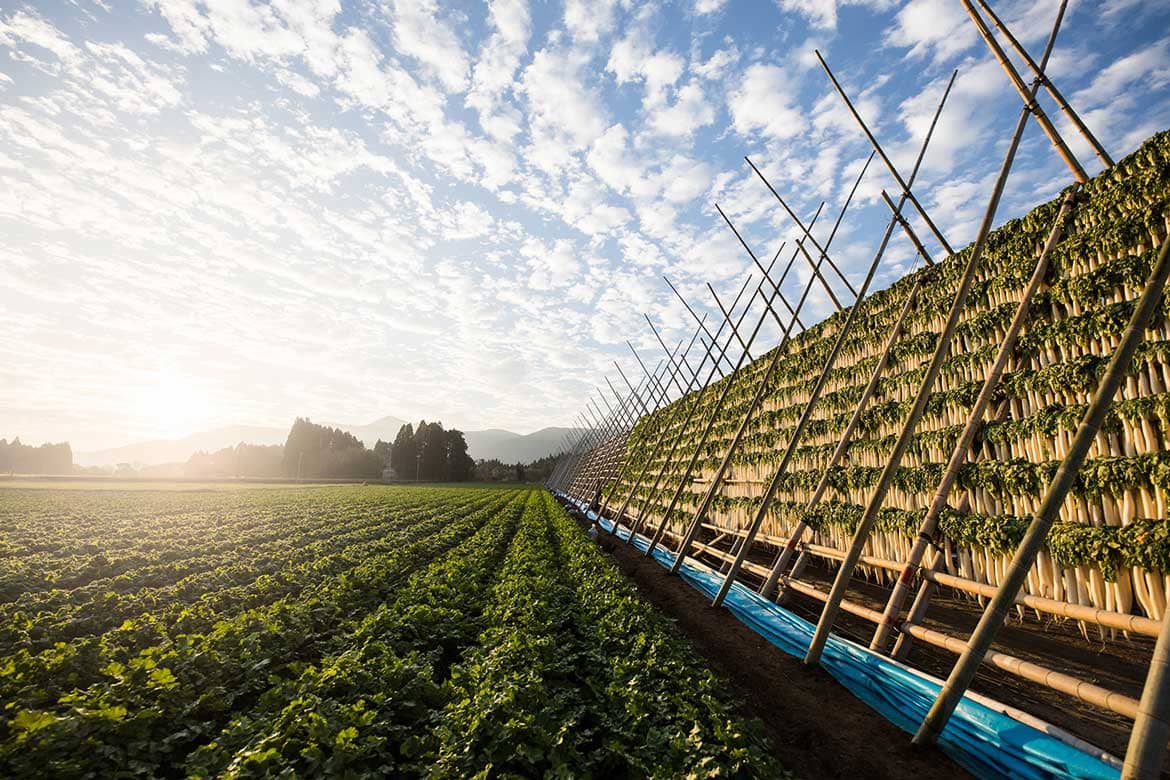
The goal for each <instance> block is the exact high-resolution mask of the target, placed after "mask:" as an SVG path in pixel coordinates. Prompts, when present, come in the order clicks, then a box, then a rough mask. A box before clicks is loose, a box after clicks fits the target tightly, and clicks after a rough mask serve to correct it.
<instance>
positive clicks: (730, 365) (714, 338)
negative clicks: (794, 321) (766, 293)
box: [662, 244, 784, 377]
mask: <svg viewBox="0 0 1170 780" xmlns="http://www.w3.org/2000/svg"><path fill="white" fill-rule="evenodd" d="M782 251H784V245H783V244H781V245H780V252H782ZM780 252H777V253H776V255H775V256H774V257H773V258H772V265H775V264H776V258H777V257H779V256H780ZM772 265H769V266H768V270H772ZM662 279H663V281H665V282H666V286H667V287H669V288H670V291H671V292H673V293H674V295H675V297H676V298H678V299H679V300H680V301H682V305H683V306H685V307H686V310H687V311H688V312H689V313H690V315H691V317H693V318H694V320H695V322H698V323H699V327H701V328H702V329H703V332H704V333H706V334H707V338H708V339H710V341H711V343H712V344H715V343H718V341H719V339H718V334H716V335H715V336H712V335H711V331H710V330H708V329H707V327H706V326H705V325H703V320H702V319H700V318H699V315H698V314H696V313H695V310H694V309H692V308H691V305H690V304H689V303H687V299H686V298H684V297H683V296H682V293H680V292H679V291H678V288H677V287H675V286H674V283H673V282H671V281H670V279H668V278H667V277H666V276H665V275H663V277H662ZM751 280H752V277H751V274H748V277H747V281H745V282H744V283H743V287H741V288H740V289H739V295H736V296H735V301H734V302H733V303H732V304H731V307H732V308H733V309H734V308H735V304H736V303H739V299H740V296H742V295H743V291H744V290H745V289H747V285H748V282H750V281H751ZM753 295H754V293H753ZM727 322H730V320H726V319H725V320H724V321H723V322H722V323H720V325H719V328H720V331H722V328H723V326H724V325H726V324H727ZM719 361H720V362H723V363H726V364H727V367H728V368H730V369H732V370H734V368H735V364H733V363H732V362H731V358H729V357H727V350H720V351H719ZM699 369H700V370H702V366H700V367H699ZM719 375H720V376H721V377H722V376H723V374H722V372H720V374H719Z"/></svg>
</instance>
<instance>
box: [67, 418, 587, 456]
mask: <svg viewBox="0 0 1170 780" xmlns="http://www.w3.org/2000/svg"><path fill="white" fill-rule="evenodd" d="M404 423H405V421H404V420H400V419H399V418H397V417H389V416H387V417H382V418H380V419H378V420H374V421H373V422H371V423H366V424H365V425H349V424H346V423H331V422H327V423H322V425H328V426H331V427H334V428H341V429H342V430H343V431H348V432H350V433H352V434H353V435H354V436H357V437H358V438H359V439H361V440H362V442H363V443H364V444H365V445H366V446H367V447H373V446H374V444H375V442H377V441H378V439H382V440H383V441H390V442H392V441H394V437H395V436H397V435H398V429H399V428H401V427H402V425H403V424H404ZM290 425H291V423H290ZM568 430H569V429H568V428H543V429H541V430H539V431H535V432H534V433H529V434H523V435H522V434H519V433H513V432H512V431H503V430H499V429H489V430H486V431H464V435H465V436H466V438H467V453H468V454H469V455H470V456H471V457H473V458H475V459H476V460H479V459H481V458H483V459H491V458H498V459H499V460H502V461H503V462H505V463H517V462H520V463H528V462H531V461H534V460H536V459H537V458H543V457H544V456H545V455H550V454H552V453H554V452H557V451H559V450H560V442H561V439H562V438H563V437H564V435H565V433H566V432H567V431H568ZM287 438H288V428H287V427H286V428H271V427H265V426H260V425H233V426H230V427H227V428H216V429H215V430H211V431H203V432H201V433H194V434H191V435H190V436H184V437H183V438H181V439H156V440H154V441H144V442H138V443H135V444H127V445H126V446H124V447H115V448H113V449H108V450H98V451H95V452H75V453H73V462H74V463H76V464H78V465H80V466H113V465H115V464H118V463H130V464H133V465H135V466H153V465H158V464H162V463H177V462H180V463H181V462H186V460H187V459H188V458H190V457H191V456H192V455H193V454H195V453H196V452H199V451H200V450H202V451H203V452H215V451H216V450H220V449H223V448H224V447H234V446H236V445H237V444H240V443H241V442H243V443H246V444H284V442H285V439H287Z"/></svg>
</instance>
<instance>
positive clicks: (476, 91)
mask: <svg viewBox="0 0 1170 780" xmlns="http://www.w3.org/2000/svg"><path fill="white" fill-rule="evenodd" d="M489 16H490V19H491V23H492V25H493V27H494V28H495V29H494V31H493V32H492V34H491V36H490V37H489V38H488V40H487V42H486V43H484V45H483V47H482V48H481V49H480V52H479V59H478V60H477V61H476V63H475V69H474V71H473V74H472V86H471V91H470V93H469V94H468V96H467V104H468V105H469V106H471V107H472V108H474V109H476V110H477V111H478V112H479V122H480V125H481V126H482V127H483V128H484V130H486V131H487V132H488V133H489V134H490V135H491V136H492V137H494V138H496V139H498V140H501V141H509V140H511V138H512V137H514V136H515V135H516V134H517V133H519V132H520V130H521V129H522V124H521V123H522V121H523V116H522V114H521V113H520V112H519V111H518V110H516V109H515V108H514V107H512V106H509V105H505V104H503V101H502V98H503V96H504V95H506V94H507V93H508V92H510V91H511V89H512V86H513V79H514V76H515V73H516V70H517V68H519V67H520V63H521V60H522V58H523V55H524V54H525V53H526V52H527V50H528V39H529V37H530V36H531V35H532V19H531V17H530V15H529V11H528V5H527V3H525V2H523V0H495V2H492V4H491V6H490V8H489Z"/></svg>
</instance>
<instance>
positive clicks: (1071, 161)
mask: <svg viewBox="0 0 1170 780" xmlns="http://www.w3.org/2000/svg"><path fill="white" fill-rule="evenodd" d="M962 3H963V8H964V9H965V10H966V11H967V15H968V16H970V17H971V21H972V22H974V23H975V27H976V29H978V30H979V35H980V36H981V37H982V38H983V41H984V42H985V43H986V44H987V48H989V49H991V53H992V55H993V56H994V57H995V59H996V60H997V61H998V62H999V64H1000V65H1001V66H1002V67H1003V70H1004V72H1005V73H1006V74H1007V76H1008V80H1009V81H1011V82H1012V86H1013V87H1015V88H1016V92H1018V93H1020V97H1021V98H1022V99H1023V101H1024V110H1025V111H1030V112H1031V113H1032V114H1033V115H1034V116H1035V117H1036V124H1038V125H1040V129H1041V130H1043V131H1044V135H1046V136H1048V140H1049V141H1051V142H1052V145H1053V146H1054V147H1055V148H1056V152H1057V154H1059V155H1060V157H1061V159H1062V160H1064V163H1065V165H1067V166H1068V167H1069V170H1070V171H1072V174H1073V176H1074V177H1075V178H1076V180H1077V181H1078V182H1080V183H1081V184H1084V183H1085V182H1087V181H1088V180H1089V174H1087V173H1085V169H1084V168H1083V167H1082V166H1081V163H1080V161H1079V160H1077V157H1076V155H1075V154H1073V153H1072V150H1071V149H1069V148H1068V144H1066V143H1065V142H1064V138H1062V137H1061V135H1060V133H1059V132H1057V130H1056V127H1055V126H1054V125H1053V124H1052V120H1051V119H1049V118H1048V114H1046V113H1045V112H1044V109H1043V107H1041V105H1040V104H1039V103H1037V102H1036V88H1035V87H1033V88H1031V89H1029V88H1028V86H1027V85H1026V84H1025V83H1024V80H1023V79H1022V78H1021V77H1020V74H1019V72H1018V71H1017V70H1016V67H1015V66H1014V65H1012V63H1011V60H1009V59H1008V56H1007V54H1006V53H1004V50H1003V48H1002V47H1001V46H1000V45H999V42H998V41H996V40H995V36H993V35H992V34H991V30H989V29H987V24H986V23H985V22H984V21H983V17H981V16H980V15H979V12H978V11H976V10H975V7H974V6H973V5H971V0H962ZM1065 4H1066V3H1065V2H1062V3H1061V5H1060V11H1059V15H1060V16H1063V15H1064V7H1065ZM1057 24H1058V25H1059V19H1058V20H1057ZM1043 72H1044V70H1043V67H1040V68H1039V69H1038V73H1037V75H1040V74H1042V73H1043Z"/></svg>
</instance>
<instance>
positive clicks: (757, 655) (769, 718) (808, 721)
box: [603, 537, 970, 778]
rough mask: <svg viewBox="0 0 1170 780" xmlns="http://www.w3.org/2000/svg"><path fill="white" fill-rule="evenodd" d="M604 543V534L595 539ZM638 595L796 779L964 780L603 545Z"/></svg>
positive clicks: (656, 574) (826, 680)
mask: <svg viewBox="0 0 1170 780" xmlns="http://www.w3.org/2000/svg"><path fill="white" fill-rule="evenodd" d="M605 538H608V537H603V539H605ZM605 546H606V547H607V548H608V550H609V553H610V555H611V556H612V558H613V560H614V561H615V562H616V563H617V565H618V567H619V568H620V569H621V571H622V572H623V573H624V574H625V575H626V576H627V577H628V578H629V579H630V580H631V581H632V582H633V583H634V585H635V586H636V587H637V589H638V592H639V593H640V594H641V595H642V597H643V598H645V599H646V600H647V601H649V602H650V603H651V604H654V606H656V607H657V608H658V609H659V610H660V611H662V612H663V613H664V614H665V615H667V616H668V617H670V618H671V619H672V620H673V621H674V622H675V624H676V626H677V627H678V629H679V631H680V632H681V633H682V634H683V635H684V636H685V637H686V638H687V639H688V640H689V641H690V642H691V644H692V645H693V646H694V647H695V649H696V650H697V651H698V652H699V654H700V655H702V656H703V657H704V658H705V659H706V660H707V661H708V662H709V663H710V664H711V668H712V670H714V671H715V672H716V673H717V674H718V675H719V676H720V677H722V678H723V679H724V680H726V681H727V682H728V684H729V685H730V686H731V689H732V691H733V693H734V694H735V695H736V697H737V698H738V699H739V700H740V701H741V702H743V711H744V713H745V714H746V715H749V716H751V717H755V718H758V719H759V720H760V721H761V722H762V723H763V724H764V728H765V731H766V732H767V734H768V736H769V738H770V739H771V741H772V744H773V746H774V747H775V749H776V751H777V757H778V758H779V759H780V761H781V762H782V763H783V764H784V766H785V767H786V768H788V769H789V770H791V771H792V772H794V773H795V774H797V775H798V776H800V777H804V778H836V777H841V778H859V777H864V778H903V777H930V778H952V777H964V778H965V777H970V775H969V774H968V773H967V772H966V771H964V770H963V769H961V768H960V767H959V766H958V765H956V764H955V763H954V762H953V761H951V760H950V759H949V758H947V756H946V755H944V754H943V753H942V751H940V750H938V749H937V748H933V747H932V748H917V747H914V746H913V745H911V744H910V735H909V734H906V733H905V732H903V731H901V730H899V729H898V728H897V727H896V726H894V725H893V724H892V723H890V722H889V721H887V720H886V719H885V718H883V717H882V716H881V715H879V714H878V713H877V712H875V711H874V710H872V709H870V708H869V706H868V705H867V704H865V703H864V702H862V701H861V700H860V699H857V698H855V697H854V696H853V694H851V693H850V692H849V691H848V690H846V689H845V688H844V687H843V686H842V685H841V684H840V683H838V682H837V681H836V680H834V679H833V678H832V677H831V676H830V675H829V674H828V673H827V672H825V671H824V670H822V669H809V668H807V667H805V666H804V665H803V664H802V663H801V661H800V660H799V659H797V658H794V657H792V656H790V655H787V654H786V653H783V652H781V651H780V650H779V649H777V648H776V647H774V646H772V645H771V644H769V643H768V642H767V641H766V640H764V639H763V638H762V637H761V636H759V635H758V634H756V633H755V632H754V631H752V630H751V629H750V628H748V627H747V626H745V625H743V624H742V623H740V622H739V620H737V619H736V618H735V617H734V616H733V615H732V614H731V613H730V612H729V611H727V610H725V609H715V608H712V607H710V606H709V605H708V603H707V602H706V600H705V599H703V598H702V596H701V595H700V594H699V593H697V592H696V591H695V590H694V589H693V588H691V587H690V586H689V585H687V584H686V583H685V582H683V581H682V580H681V579H680V578H678V577H671V576H669V575H668V574H667V573H666V570H665V569H663V568H662V567H661V566H660V565H659V564H658V563H657V562H655V561H653V560H650V559H648V558H645V557H644V556H642V555H641V554H640V553H639V552H638V551H637V550H635V549H633V548H631V547H629V546H627V545H624V544H621V543H617V542H614V543H611V544H607V545H605Z"/></svg>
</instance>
